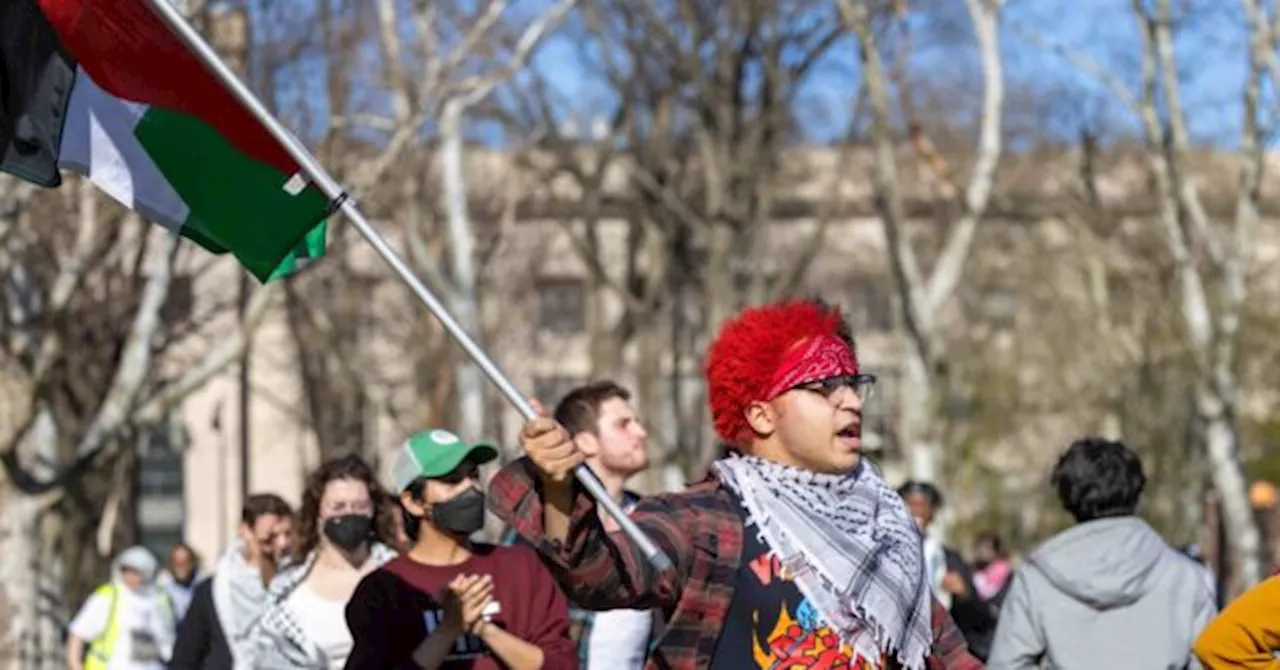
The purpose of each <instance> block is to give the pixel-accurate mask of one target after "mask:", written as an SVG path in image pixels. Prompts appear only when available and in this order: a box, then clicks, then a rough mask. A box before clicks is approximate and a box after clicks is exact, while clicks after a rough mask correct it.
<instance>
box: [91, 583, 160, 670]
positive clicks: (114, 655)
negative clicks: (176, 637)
mask: <svg viewBox="0 0 1280 670" xmlns="http://www.w3.org/2000/svg"><path fill="white" fill-rule="evenodd" d="M117 593H118V595H117V598H118V600H117V602H116V607H117V608H119V609H118V611H117V614H116V616H118V617H119V618H120V624H119V631H120V634H119V637H118V638H117V639H116V641H115V645H114V646H113V647H112V650H111V658H110V659H108V662H107V670H164V668H165V663H166V662H167V661H168V659H169V657H170V655H171V654H172V653H173V647H172V644H173V638H172V637H171V636H170V634H169V633H168V632H167V630H166V628H165V623H164V620H163V617H164V616H165V613H164V612H161V611H160V608H161V605H160V603H158V602H157V601H156V600H157V599H156V598H155V597H154V596H152V597H149V598H148V597H144V596H141V595H138V594H137V593H134V592H133V591H132V590H130V589H128V588H125V587H123V586H121V587H118V589H117ZM110 617H111V598H110V596H106V595H103V594H99V593H95V594H93V595H91V596H89V599H88V600H86V601H85V602H84V605H83V606H81V607H80V611H79V612H77V613H76V617H75V618H74V619H72V620H71V626H70V631H71V634H72V635H75V636H76V637H78V638H80V639H81V640H84V642H85V647H86V648H88V647H89V646H90V645H92V644H93V642H94V641H95V640H97V639H98V638H99V637H101V636H102V635H104V634H106V632H107V624H108V623H109V621H108V619H110Z"/></svg>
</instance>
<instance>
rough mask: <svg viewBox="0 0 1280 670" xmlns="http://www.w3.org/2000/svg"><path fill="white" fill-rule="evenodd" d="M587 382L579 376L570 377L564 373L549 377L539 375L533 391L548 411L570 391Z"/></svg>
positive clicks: (534, 381) (534, 382)
mask: <svg viewBox="0 0 1280 670" xmlns="http://www.w3.org/2000/svg"><path fill="white" fill-rule="evenodd" d="M584 383H585V382H584V381H583V380H582V379H581V378H579V377H570V376H564V375H552V376H548V377H538V378H537V379H535V380H533V392H534V394H535V396H536V397H537V398H538V402H541V403H542V404H543V405H544V406H545V407H546V408H547V411H551V410H552V409H553V408H554V407H555V406H556V404H557V403H559V402H560V399H561V398H564V397H565V396H566V395H569V392H570V391H572V390H573V389H575V388H578V387H579V386H582V385H583V384H584Z"/></svg>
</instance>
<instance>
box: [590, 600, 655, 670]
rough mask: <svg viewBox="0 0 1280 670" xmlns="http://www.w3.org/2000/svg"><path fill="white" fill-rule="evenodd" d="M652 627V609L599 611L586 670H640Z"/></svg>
mask: <svg viewBox="0 0 1280 670" xmlns="http://www.w3.org/2000/svg"><path fill="white" fill-rule="evenodd" d="M652 627H653V613H652V612H650V611H649V610H608V611H605V612H596V613H595V618H594V619H593V620H592V622H591V639H590V640H589V641H588V642H587V645H588V647H587V670H599V669H603V670H641V668H643V667H644V661H645V657H646V656H648V653H649V629H650V628H652Z"/></svg>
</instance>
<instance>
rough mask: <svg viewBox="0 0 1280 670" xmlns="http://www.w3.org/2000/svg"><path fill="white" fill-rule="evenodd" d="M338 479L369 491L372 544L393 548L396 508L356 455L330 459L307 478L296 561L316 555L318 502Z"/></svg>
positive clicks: (318, 539)
mask: <svg viewBox="0 0 1280 670" xmlns="http://www.w3.org/2000/svg"><path fill="white" fill-rule="evenodd" d="M339 479H354V480H358V481H361V482H364V483H365V485H366V486H368V487H369V500H371V501H372V502H373V520H374V524H373V532H374V538H373V539H374V540H376V541H378V542H381V543H382V544H385V545H387V546H395V542H396V527H395V523H396V521H395V514H396V510H397V508H398V507H399V505H398V504H396V502H395V501H393V500H392V499H391V496H390V495H388V494H387V491H386V489H383V488H382V486H381V485H379V484H378V479H377V477H375V476H374V474H373V468H371V467H369V464H368V463H366V462H365V461H364V459H363V458H360V456H358V455H356V454H347V455H345V456H338V457H336V458H331V459H329V460H327V461H325V462H324V463H321V464H320V467H318V468H316V469H315V470H314V471H313V472H312V473H311V476H309V477H307V488H306V489H305V490H304V491H303V493H302V506H301V507H300V508H299V510H298V537H297V544H296V546H295V550H296V551H295V553H294V556H296V557H298V559H299V560H305V557H306V556H308V555H310V554H311V552H313V551H315V548H316V547H317V546H318V545H319V544H320V523H319V518H320V498H321V497H323V496H324V489H325V486H327V485H328V484H329V482H332V481H336V480H339Z"/></svg>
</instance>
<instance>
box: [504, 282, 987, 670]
mask: <svg viewBox="0 0 1280 670" xmlns="http://www.w3.org/2000/svg"><path fill="white" fill-rule="evenodd" d="M706 375H707V387H708V395H709V404H710V406H711V414H712V417H713V419H714V422H715V428H716V432H717V433H719V435H720V437H721V438H722V439H723V440H724V442H725V445H726V447H727V450H726V455H725V457H723V458H721V459H719V460H717V461H716V462H715V463H714V464H713V465H712V467H711V472H710V473H709V474H708V476H707V477H706V478H705V479H704V480H703V481H701V482H698V483H696V484H693V485H692V486H690V487H689V488H688V489H686V490H685V491H682V492H680V493H672V494H667V495H662V496H657V497H654V498H649V499H645V500H643V501H642V502H641V503H640V505H639V506H638V507H637V508H636V509H635V511H634V513H633V515H632V518H633V519H634V520H635V521H636V523H637V525H639V526H640V528H641V529H642V530H643V531H644V532H645V533H647V534H648V535H649V537H651V538H653V540H654V541H655V542H656V543H657V544H658V545H659V546H660V547H661V548H662V549H663V550H664V551H665V552H666V553H667V555H668V556H670V557H671V558H672V560H673V561H674V563H675V567H674V569H672V570H669V571H667V572H664V573H658V572H657V571H655V570H654V569H653V568H652V567H651V566H650V565H649V563H648V562H647V561H646V560H645V557H644V555H643V553H642V552H641V551H640V550H639V548H637V547H636V546H635V545H634V543H633V542H631V541H630V540H629V538H627V537H626V536H625V535H623V534H620V533H609V532H607V531H605V529H604V527H603V526H602V524H601V523H600V519H599V517H598V515H597V514H596V508H595V503H594V501H593V500H592V499H591V497H590V496H589V495H588V494H587V493H586V492H585V491H584V490H582V489H581V488H580V487H579V486H578V485H577V483H576V481H575V480H574V478H573V474H572V472H573V468H574V467H575V466H577V465H578V464H579V463H581V462H582V460H583V458H582V454H581V453H580V452H579V451H578V449H577V447H576V446H575V445H574V443H573V441H572V440H571V439H570V437H569V435H568V434H567V433H566V432H565V430H564V429H563V428H562V427H560V426H559V425H557V424H556V423H555V422H554V421H552V420H550V419H547V418H539V419H535V420H533V421H531V422H529V423H528V424H526V425H525V427H524V430H523V431H522V433H521V436H520V441H521V446H522V447H523V448H524V450H525V452H526V457H525V458H522V459H520V460H518V461H516V462H514V463H512V464H510V465H508V466H507V467H505V468H503V470H502V471H501V472H499V473H498V474H497V475H496V476H495V477H494V479H493V481H492V483H491V485H490V487H491V492H490V496H489V499H490V503H491V505H492V507H493V509H494V512H495V513H497V514H498V516H499V517H501V518H502V519H503V520H504V521H506V522H507V523H508V524H510V525H511V526H512V527H513V528H514V529H515V530H516V532H517V533H519V534H520V535H521V536H522V537H524V538H525V539H526V540H528V541H529V542H530V543H531V544H532V545H533V546H534V547H535V548H536V549H537V550H538V552H539V555H541V556H542V558H543V560H544V561H545V562H546V563H547V565H548V567H549V568H550V569H551V571H552V573H553V574H555V575H556V578H557V579H558V581H559V582H560V584H561V586H562V587H563V588H564V589H565V590H566V592H567V593H568V595H569V597H570V599H572V600H573V601H574V602H576V603H577V604H578V605H580V606H582V607H586V608H590V609H617V608H648V607H661V608H663V611H664V614H665V615H666V621H667V626H666V631H665V633H664V634H663V636H662V637H661V639H660V640H659V642H658V645H657V647H656V648H655V649H654V651H653V653H652V655H651V656H650V658H649V660H648V663H647V665H646V667H647V668H654V669H656V668H673V669H679V670H695V669H697V670H704V669H705V670H742V669H744V668H794V667H804V668H831V669H837V668H840V669H849V670H853V669H859V670H868V669H871V668H876V669H880V668H902V669H904V670H923V669H925V668H928V669H930V670H940V669H946V670H952V669H961V670H969V669H971V668H981V667H982V664H981V663H980V662H978V661H977V659H975V658H974V657H973V656H971V655H970V654H969V652H968V650H967V648H966V647H965V643H964V639H963V637H962V636H961V635H960V633H959V631H958V630H957V629H956V627H955V624H954V623H953V622H952V621H951V619H950V618H949V617H948V615H947V613H946V610H945V609H943V608H942V607H941V606H940V605H939V604H938V603H937V602H936V601H935V600H934V599H933V597H932V595H931V591H930V588H929V584H928V583H927V580H926V579H925V572H924V559H923V556H922V552H921V538H920V535H919V532H918V531H917V530H916V527H915V524H914V523H913V522H912V520H911V516H910V514H909V513H908V512H907V510H906V507H905V505H904V503H903V502H902V499H901V498H900V497H899V496H898V495H897V493H896V492H894V491H893V489H891V488H889V486H888V485H886V484H885V482H884V480H883V479H882V478H881V477H880V474H879V473H878V472H877V471H876V469H875V467H874V466H873V465H871V464H870V463H869V462H866V461H864V460H862V458H861V448H862V444H861V426H862V404H863V402H864V401H865V400H866V398H867V396H868V394H869V392H870V390H871V389H872V388H873V386H874V383H875V378H874V377H872V376H871V375H867V374H863V373H861V371H860V370H859V368H858V361H857V357H856V355H855V352H854V345H853V337H852V335H851V333H850V332H849V329H848V327H847V325H846V324H845V322H844V319H843V317H842V315H841V314H840V311H839V310H838V309H836V308H833V307H830V306H827V305H825V304H823V303H820V302H816V301H794V302H787V303H782V304H776V305H769V306H765V307H759V308H754V309H748V310H746V311H745V312H743V313H742V314H741V315H739V316H738V317H737V318H736V319H734V320H731V321H730V322H728V323H727V324H725V326H724V327H723V329H722V330H721V332H720V334H719V335H718V337H717V338H716V340H715V342H714V343H713V344H712V345H711V350H710V351H709V353H708V356H707V365H706Z"/></svg>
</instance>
